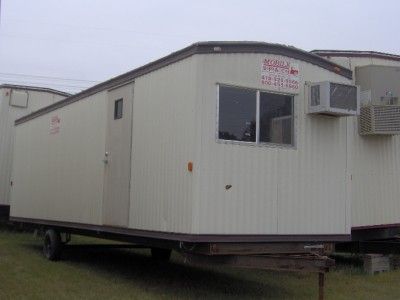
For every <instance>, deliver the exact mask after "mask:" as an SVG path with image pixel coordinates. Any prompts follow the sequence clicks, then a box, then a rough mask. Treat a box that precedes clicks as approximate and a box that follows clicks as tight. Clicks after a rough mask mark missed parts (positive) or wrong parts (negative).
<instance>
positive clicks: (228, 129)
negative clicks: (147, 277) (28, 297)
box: [11, 42, 359, 280]
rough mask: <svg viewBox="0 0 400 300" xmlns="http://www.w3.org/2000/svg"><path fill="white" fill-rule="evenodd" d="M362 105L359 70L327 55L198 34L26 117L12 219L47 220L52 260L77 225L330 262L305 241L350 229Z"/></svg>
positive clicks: (325, 240)
mask: <svg viewBox="0 0 400 300" xmlns="http://www.w3.org/2000/svg"><path fill="white" fill-rule="evenodd" d="M327 83H329V84H327ZM311 100H312V101H311ZM358 109H359V97H358V89H357V87H356V86H354V85H353V82H352V72H351V71H350V70H348V69H347V68H344V67H341V66H339V65H337V64H335V63H332V62H330V61H328V60H326V59H324V58H321V57H319V56H317V55H314V54H311V53H308V52H305V51H302V50H299V49H297V48H294V47H287V46H283V45H278V44H268V43H259V42H204V43H197V44H193V45H191V46H189V47H187V48H184V49H182V50H180V51H177V52H175V53H172V54H171V55H169V56H167V57H164V58H162V59H160V60H157V61H155V62H152V63H150V64H147V65H145V66H143V67H140V68H138V69H136V70H133V71H131V72H128V73H126V74H123V75H121V76H118V77H115V78H112V79H110V80H108V81H106V82H103V83H101V84H98V85H96V86H94V87H92V88H89V89H87V90H85V91H82V92H80V93H78V94H76V95H73V96H71V97H69V98H67V99H65V100H63V101H61V102H58V103H56V104H53V105H51V106H49V107H47V108H45V109H43V110H40V111H38V112H35V113H32V114H30V115H28V116H25V117H23V118H20V119H19V120H17V121H16V146H15V161H14V162H15V163H14V167H13V182H14V184H13V186H12V192H11V196H12V202H11V203H12V205H11V220H13V221H15V222H22V223H27V224H36V225H37V226H41V227H43V228H45V229H49V230H48V231H47V232H48V233H47V234H46V238H45V253H46V255H47V256H48V257H49V258H54V257H55V256H56V255H55V254H56V252H58V249H59V248H58V246H56V245H58V244H59V241H60V235H59V233H57V232H67V233H75V232H78V233H81V234H87V235H94V236H99V237H105V238H111V239H120V240H126V241H130V242H135V243H138V244H144V245H148V246H149V247H151V248H152V249H153V254H154V253H156V254H155V255H156V256H160V255H161V256H162V255H164V257H168V250H165V251H164V252H162V251H161V252H160V250H157V249H158V248H165V249H175V250H178V251H180V252H182V253H184V254H185V255H186V258H187V260H188V261H191V262H196V261H197V262H204V261H213V262H219V263H230V264H233V265H236V266H258V267H260V268H270V269H271V268H272V269H292V270H303V271H307V270H308V271H314V272H319V273H323V272H325V270H326V269H327V268H328V267H329V262H330V261H329V259H327V258H323V257H320V256H315V255H314V256H307V255H308V254H306V253H309V252H310V250H312V249H314V250H315V249H316V248H317V249H320V250H321V251H322V252H324V251H323V250H324V245H325V246H329V245H331V243H333V242H336V241H345V240H349V239H350V225H351V220H350V190H349V187H350V184H349V182H350V173H349V172H348V167H347V162H348V155H349V153H348V144H349V140H348V134H347V121H346V116H347V115H354V114H357V113H358ZM325 250H326V248H325ZM157 251H158V252H157ZM157 253H158V254H157ZM160 253H162V254H160ZM271 254H274V255H273V256H270V255H271ZM277 254H279V255H280V256H279V255H277ZM287 254H297V256H295V257H293V256H290V255H289V256H288V255H287ZM298 254H302V255H306V256H301V255H300V256H298ZM249 255H250V256H249ZM260 255H262V256H260ZM285 255H286V256H285ZM322 279H323V278H322ZM322 279H321V280H322Z"/></svg>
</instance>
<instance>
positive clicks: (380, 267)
mask: <svg viewBox="0 0 400 300" xmlns="http://www.w3.org/2000/svg"><path fill="white" fill-rule="evenodd" d="M389 270H390V259H389V256H385V255H383V254H366V255H364V271H365V272H366V273H368V274H370V275H373V274H376V273H381V272H386V271H389Z"/></svg>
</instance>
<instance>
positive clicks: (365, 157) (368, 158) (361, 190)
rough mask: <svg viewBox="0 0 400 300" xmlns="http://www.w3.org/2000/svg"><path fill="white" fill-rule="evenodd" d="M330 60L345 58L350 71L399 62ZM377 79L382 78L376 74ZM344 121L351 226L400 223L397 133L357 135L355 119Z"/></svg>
mask: <svg viewBox="0 0 400 300" xmlns="http://www.w3.org/2000/svg"><path fill="white" fill-rule="evenodd" d="M331 60H333V61H334V62H336V63H339V64H341V63H342V62H343V61H345V60H347V61H349V65H347V64H346V65H345V66H347V67H351V68H352V70H353V72H355V70H356V68H357V67H361V66H395V67H400V62H399V61H392V60H388V59H379V58H368V57H351V58H343V57H332V58H331ZM355 74H357V73H355ZM371 79H372V76H366V77H365V78H364V79H363V80H364V81H365V80H367V81H368V80H371ZM377 79H378V80H382V78H379V75H378V76H377ZM354 81H360V78H355V79H354ZM370 84H371V82H367V85H370ZM375 84H376V83H375ZM385 84H386V83H385ZM361 85H362V84H361ZM373 100H379V99H373ZM348 124H349V132H350V138H349V140H350V141H351V149H350V151H349V157H350V160H351V163H352V168H351V169H352V170H351V173H352V178H353V180H352V184H351V224H352V227H357V226H374V225H385V224H386V225H387V224H398V223H400V200H399V199H400V155H399V153H400V136H374V135H371V136H360V134H359V128H358V126H359V124H358V121H357V118H355V117H352V118H351V119H349V122H348Z"/></svg>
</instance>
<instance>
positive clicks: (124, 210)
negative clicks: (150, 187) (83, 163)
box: [103, 83, 134, 227]
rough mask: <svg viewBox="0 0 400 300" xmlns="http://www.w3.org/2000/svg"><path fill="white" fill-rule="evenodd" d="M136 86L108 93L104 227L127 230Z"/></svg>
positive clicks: (122, 87)
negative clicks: (125, 228) (134, 90)
mask: <svg viewBox="0 0 400 300" xmlns="http://www.w3.org/2000/svg"><path fill="white" fill-rule="evenodd" d="M133 89H134V86H133V83H131V84H128V85H125V86H121V87H119V88H116V89H113V90H110V91H109V92H108V113H107V136H106V152H105V154H104V163H105V182H104V202H103V223H104V225H110V226H119V227H127V226H128V222H129V203H130V201H129V199H130V180H131V139H132V108H133Z"/></svg>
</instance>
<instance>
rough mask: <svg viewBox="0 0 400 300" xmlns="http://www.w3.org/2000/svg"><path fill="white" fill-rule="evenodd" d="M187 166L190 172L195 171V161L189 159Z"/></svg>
mask: <svg viewBox="0 0 400 300" xmlns="http://www.w3.org/2000/svg"><path fill="white" fill-rule="evenodd" d="M187 168H188V171H189V172H193V162H191V161H189V162H188V167H187Z"/></svg>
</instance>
